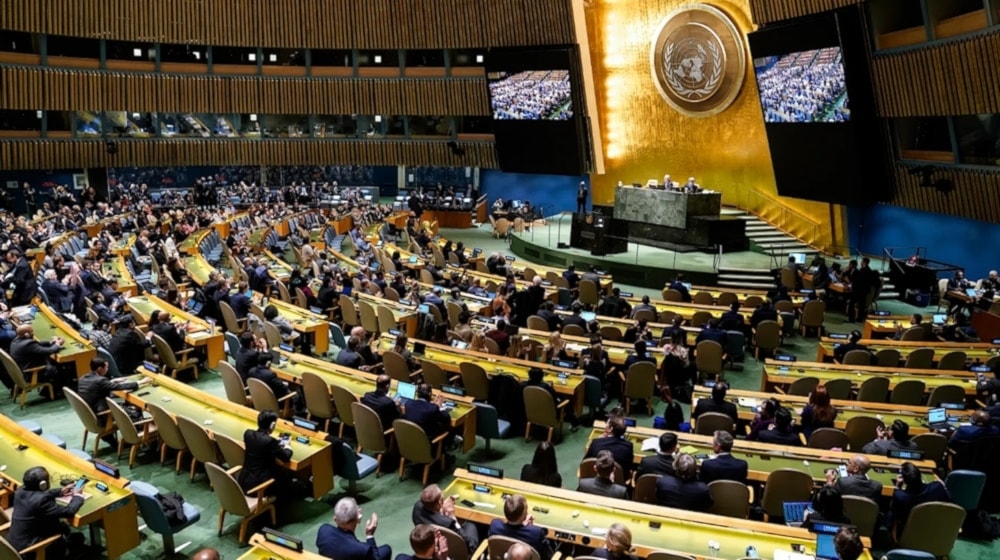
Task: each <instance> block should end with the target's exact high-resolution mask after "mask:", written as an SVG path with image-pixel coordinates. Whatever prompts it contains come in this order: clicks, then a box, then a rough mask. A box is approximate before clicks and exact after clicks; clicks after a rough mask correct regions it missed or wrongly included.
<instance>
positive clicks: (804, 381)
mask: <svg viewBox="0 0 1000 560" xmlns="http://www.w3.org/2000/svg"><path fill="white" fill-rule="evenodd" d="M818 385H819V378H817V377H800V378H798V379H796V380H795V381H793V382H792V384H791V385H790V386H789V387H788V394H789V395H792V396H793V397H808V396H809V394H810V393H812V392H813V391H815V390H816V387H817V386H818Z"/></svg>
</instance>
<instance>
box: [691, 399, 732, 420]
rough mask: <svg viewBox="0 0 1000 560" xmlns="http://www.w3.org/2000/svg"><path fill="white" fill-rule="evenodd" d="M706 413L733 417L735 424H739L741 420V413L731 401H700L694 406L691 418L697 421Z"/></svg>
mask: <svg viewBox="0 0 1000 560" xmlns="http://www.w3.org/2000/svg"><path fill="white" fill-rule="evenodd" d="M706 412H721V413H722V414H726V415H728V416H729V417H731V418H732V419H733V422H739V420H740V413H739V411H738V410H736V404H734V403H731V402H729V401H723V402H721V403H717V402H715V401H714V400H712V399H710V398H708V399H698V403H697V404H696V405H695V406H694V412H692V413H691V418H694V419H696V420H697V418H698V417H699V416H701V415H702V414H704V413H706Z"/></svg>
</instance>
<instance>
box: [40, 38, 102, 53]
mask: <svg viewBox="0 0 1000 560" xmlns="http://www.w3.org/2000/svg"><path fill="white" fill-rule="evenodd" d="M47 48H48V54H49V56H70V57H75V58H101V42H100V41H98V40H97V39H82V38H80V37H63V36H61V35H49V36H48V47H47Z"/></svg>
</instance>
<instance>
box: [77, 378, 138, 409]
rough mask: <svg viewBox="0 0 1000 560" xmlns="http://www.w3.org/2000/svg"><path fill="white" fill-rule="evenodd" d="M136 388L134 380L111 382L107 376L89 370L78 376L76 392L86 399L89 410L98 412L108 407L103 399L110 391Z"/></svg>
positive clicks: (136, 384) (109, 394)
mask: <svg viewBox="0 0 1000 560" xmlns="http://www.w3.org/2000/svg"><path fill="white" fill-rule="evenodd" d="M138 388H139V384H138V383H136V382H135V381H128V382H125V383H112V382H111V380H110V379H108V378H107V377H104V376H103V375H97V374H96V373H94V372H92V371H90V372H87V374H86V375H84V376H83V377H81V378H80V381H79V382H78V383H77V390H76V392H77V393H79V395H80V398H81V399H83V400H84V401H86V403H87V406H89V407H90V410H93V411H94V413H95V414H100V413H101V412H104V411H105V410H107V409H108V401H107V400H105V399H107V398H108V397H110V396H111V392H112V391H117V390H125V391H134V390H136V389H138Z"/></svg>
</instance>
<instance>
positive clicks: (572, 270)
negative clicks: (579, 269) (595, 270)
mask: <svg viewBox="0 0 1000 560" xmlns="http://www.w3.org/2000/svg"><path fill="white" fill-rule="evenodd" d="M562 277H563V278H565V279H566V283H567V284H569V289H571V290H575V289H576V288H577V287H578V286H579V285H580V275H579V274H577V273H576V266H575V265H572V264H571V265H569V267H567V268H566V270H565V271H564V272H563V273H562Z"/></svg>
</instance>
